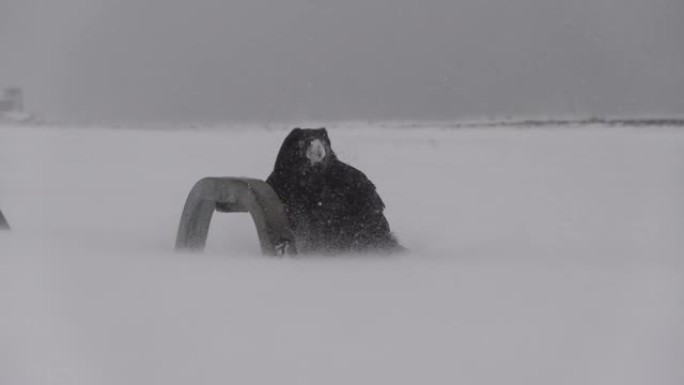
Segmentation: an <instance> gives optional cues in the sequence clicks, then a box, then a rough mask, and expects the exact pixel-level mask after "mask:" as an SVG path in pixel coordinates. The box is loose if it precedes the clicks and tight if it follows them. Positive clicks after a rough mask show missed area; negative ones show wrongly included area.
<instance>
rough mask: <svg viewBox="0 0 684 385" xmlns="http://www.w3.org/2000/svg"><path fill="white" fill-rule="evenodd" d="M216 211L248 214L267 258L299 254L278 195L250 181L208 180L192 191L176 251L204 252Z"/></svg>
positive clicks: (258, 183) (180, 226)
mask: <svg viewBox="0 0 684 385" xmlns="http://www.w3.org/2000/svg"><path fill="white" fill-rule="evenodd" d="M214 210H216V211H218V212H223V213H235V212H249V213H250V214H251V216H252V220H253V221H254V225H255V226H256V229H257V234H258V236H259V243H260V244H261V252H262V253H263V254H265V255H283V254H296V253H297V250H296V248H295V242H294V237H293V235H292V231H291V230H290V226H289V223H288V221H287V217H286V216H285V209H284V208H283V204H282V203H281V202H280V199H279V198H278V195H276V193H275V191H273V189H272V188H271V186H269V185H268V184H267V183H266V182H264V181H261V180H258V179H251V178H229V177H223V178H219V177H209V178H204V179H201V180H200V181H199V182H197V183H196V184H195V186H194V187H193V188H192V190H191V191H190V194H189V195H188V198H187V200H186V201H185V207H184V208H183V214H182V215H181V221H180V225H179V226H178V233H177V235H176V249H177V250H203V249H204V247H205V245H206V243H207V236H208V234H209V225H210V224H211V217H212V215H213V214H214Z"/></svg>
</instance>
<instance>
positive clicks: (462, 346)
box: [0, 125, 684, 385]
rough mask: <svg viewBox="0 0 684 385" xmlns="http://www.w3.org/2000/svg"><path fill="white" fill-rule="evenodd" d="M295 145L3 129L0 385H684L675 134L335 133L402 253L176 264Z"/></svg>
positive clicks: (243, 248)
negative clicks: (180, 240) (375, 193)
mask: <svg viewBox="0 0 684 385" xmlns="http://www.w3.org/2000/svg"><path fill="white" fill-rule="evenodd" d="M286 132H287V130H286V129H285V128H284V127H283V128H282V129H270V130H267V129H247V128H235V129H225V130H218V129H212V130H204V131H190V130H174V131H162V130H153V131H144V130H113V129H105V128H98V129H83V128H64V127H43V128H31V127H0V209H2V211H3V212H4V213H5V215H6V216H7V218H8V220H9V221H10V224H11V225H12V227H13V231H12V232H10V233H2V234H0V309H1V310H0V384H8V385H21V384H87V385H93V384H116V385H119V384H141V385H150V384H165V385H168V384H219V383H220V384H231V383H232V384H273V383H277V384H506V385H511V384H520V385H530V384H540V385H542V384H543V385H547V384H582V385H586V384H597V385H606V384H615V385H627V384H661V385H663V384H672V385H680V384H683V383H684V365H682V361H681V360H682V357H683V356H684V260H683V257H682V254H684V253H682V251H683V250H684V131H681V130H676V129H668V128H661V129H642V130H635V129H619V128H605V127H599V126H597V127H586V128H582V129H568V128H564V129H553V128H539V129H522V130H520V129H510V128H509V129H503V128H501V129H497V128H490V129H480V130H467V129H462V130H447V129H440V128H438V127H435V128H421V129H394V130H393V129H391V128H387V127H386V128H378V127H369V126H361V125H357V126H349V127H344V126H340V127H337V128H333V129H331V130H330V136H331V139H332V142H333V148H334V149H335V150H336V152H337V154H338V156H339V157H340V158H341V159H342V160H343V161H346V162H348V163H350V164H352V165H354V166H356V167H358V168H360V169H361V170H363V171H364V172H365V173H366V174H367V175H368V176H369V177H370V178H371V179H372V180H373V181H374V182H375V184H376V185H377V186H378V189H379V192H380V194H381V196H382V197H383V199H384V200H385V203H386V204H387V212H386V214H387V217H388V219H389V221H390V224H391V225H392V228H393V230H394V231H395V232H396V233H397V235H398V237H399V238H400V239H401V241H402V243H403V244H404V245H405V246H407V247H408V248H409V249H410V250H411V251H410V252H409V253H407V254H405V255H401V256H396V257H380V256H365V257H360V256H355V257H351V256H349V257H335V258H331V257H321V258H315V257H299V258H294V259H293V258H285V259H273V258H267V257H262V256H260V254H259V246H258V242H257V238H256V232H255V231H254V229H253V225H252V224H251V222H250V221H251V220H250V218H249V216H247V214H231V215H216V216H215V217H214V223H213V226H212V229H211V233H210V237H209V242H208V247H207V250H206V251H205V253H203V254H191V255H188V254H178V253H174V251H173V249H172V247H173V243H174V237H175V233H176V228H177V226H178V220H179V218H180V213H181V209H182V206H183V203H184V201H185V198H186V194H187V193H188V192H189V190H190V188H191V186H192V184H193V183H194V182H195V181H196V180H198V179H199V178H201V177H203V176H209V175H212V176H251V177H259V178H265V177H266V176H267V175H268V173H269V172H270V170H271V167H272V165H273V162H274V160H275V155H276V153H277V150H278V148H279V146H280V143H281V140H282V139H283V138H284V137H285V135H286Z"/></svg>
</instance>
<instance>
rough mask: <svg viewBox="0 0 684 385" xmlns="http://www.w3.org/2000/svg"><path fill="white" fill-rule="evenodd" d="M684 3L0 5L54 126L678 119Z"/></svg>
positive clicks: (20, 68) (4, 35)
mask: <svg viewBox="0 0 684 385" xmlns="http://www.w3.org/2000/svg"><path fill="white" fill-rule="evenodd" d="M683 20H684V2H683V1H681V0H573V1H565V0H460V1H457V0H451V1H446V0H444V1H441V0H424V1H415V0H411V1H409V0H344V1H343V0H336V1H331V0H318V1H313V0H234V1H226V0H192V1H191V0H119V1H117V0H0V86H8V85H18V86H22V87H24V88H25V90H26V93H27V95H26V104H27V106H28V107H30V108H32V109H34V110H37V111H38V112H40V113H42V114H43V115H45V116H47V117H49V118H54V119H63V120H72V119H73V120H103V121H108V120H122V121H125V120H132V121H138V120H153V121H242V120H256V121H279V120H290V121H291V120H308V119H314V120H338V119H378V120H379V119H413V120H420V119H430V120H436V119H468V118H476V117H502V116H507V115H511V116H533V115H543V116H548V115H582V116H586V115H622V116H624V115H629V116H634V115H642V114H649V115H655V114H678V115H681V114H684V22H683Z"/></svg>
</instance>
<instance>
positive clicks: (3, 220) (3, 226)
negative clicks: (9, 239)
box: [0, 210, 10, 230]
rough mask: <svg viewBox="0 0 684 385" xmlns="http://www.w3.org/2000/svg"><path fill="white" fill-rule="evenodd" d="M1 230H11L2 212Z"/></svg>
mask: <svg viewBox="0 0 684 385" xmlns="http://www.w3.org/2000/svg"><path fill="white" fill-rule="evenodd" d="M0 230H10V225H9V223H8V222H7V219H6V218H5V216H4V215H2V210H0Z"/></svg>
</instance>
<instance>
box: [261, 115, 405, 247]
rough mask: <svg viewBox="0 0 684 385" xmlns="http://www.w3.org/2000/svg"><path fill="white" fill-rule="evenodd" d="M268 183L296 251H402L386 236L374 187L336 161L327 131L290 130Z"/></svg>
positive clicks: (357, 171)
mask: <svg viewBox="0 0 684 385" xmlns="http://www.w3.org/2000/svg"><path fill="white" fill-rule="evenodd" d="M266 183H268V184H270V185H271V187H273V190H275V192H276V193H277V194H278V197H280V200H281V201H282V202H283V204H284V205H285V213H286V214H287V217H288V220H289V222H290V226H291V228H292V230H293V232H294V235H295V240H296V242H297V250H298V251H299V252H308V253H339V252H369V251H370V252H388V251H398V250H402V249H403V248H402V247H401V246H400V245H399V244H398V242H397V240H396V239H395V238H394V236H393V235H392V233H391V232H390V226H389V223H388V222H387V219H386V218H385V215H384V214H383V210H384V208H385V204H384V203H383V202H382V199H380V195H378V193H377V191H376V190H375V185H373V183H372V182H371V181H370V180H369V179H368V178H367V177H366V175H364V174H363V172H361V171H359V170H357V169H355V168H354V167H352V166H350V165H348V164H346V163H344V162H342V161H340V160H338V159H337V156H336V155H335V153H334V152H333V150H332V148H331V145H330V139H329V138H328V133H327V131H326V129H325V128H319V129H301V128H295V129H293V130H292V131H291V132H290V134H289V135H288V136H287V137H286V138H285V140H284V141H283V144H282V146H281V147H280V152H279V153H278V157H277V159H276V163H275V168H274V170H273V172H272V173H271V175H270V176H269V177H268V179H267V180H266Z"/></svg>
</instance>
